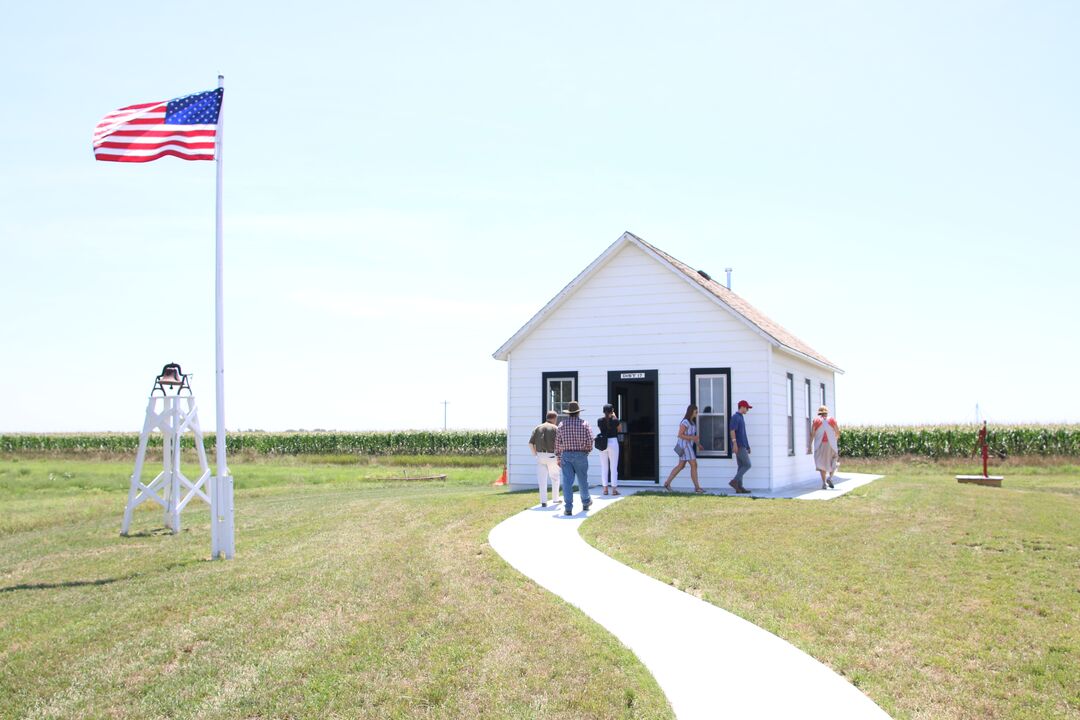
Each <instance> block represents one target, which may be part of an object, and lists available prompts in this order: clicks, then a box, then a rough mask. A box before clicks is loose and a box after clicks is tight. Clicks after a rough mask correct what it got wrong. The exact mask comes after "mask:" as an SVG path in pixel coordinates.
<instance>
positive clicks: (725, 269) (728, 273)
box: [724, 268, 733, 290]
mask: <svg viewBox="0 0 1080 720" xmlns="http://www.w3.org/2000/svg"><path fill="white" fill-rule="evenodd" d="M732 269H733V268H724V272H726V273H727V289H728V290H730V289H731V271H732Z"/></svg>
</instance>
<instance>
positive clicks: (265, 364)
mask: <svg viewBox="0 0 1080 720" xmlns="http://www.w3.org/2000/svg"><path fill="white" fill-rule="evenodd" d="M138 16H139V17H138V20H139V22H138V24H137V26H133V25H131V24H130V23H129V22H127V16H126V15H125V13H124V12H121V11H120V10H118V9H114V10H109V9H108V8H105V7H103V6H101V5H100V4H87V3H74V2H70V3H37V4H35V3H17V4H15V5H12V6H11V7H9V8H7V9H6V10H5V17H4V22H3V24H2V25H0V73H2V79H3V87H4V94H3V105H4V109H5V112H3V113H0V138H2V140H0V142H2V143H3V164H2V165H0V253H2V254H0V266H2V268H3V280H2V282H0V305H2V308H3V311H2V314H0V339H2V340H0V342H2V343H3V346H2V350H0V431H53V430H56V431H59V430H76V429H81V430H137V429H138V428H139V425H140V423H141V420H142V412H143V405H144V403H145V396H146V394H147V391H148V390H149V387H150V383H151V381H152V379H153V376H154V374H155V373H156V372H157V370H159V369H160V367H161V365H162V364H164V363H165V362H168V361H172V360H175V361H178V362H180V363H182V364H183V366H184V368H185V370H188V371H192V372H194V373H195V374H196V375H195V385H196V391H197V393H198V395H199V396H200V397H202V398H203V401H204V403H203V408H204V409H203V424H204V426H212V425H213V197H214V182H213V171H214V168H213V164H212V163H194V162H181V161H178V160H175V159H171V158H166V159H163V160H160V161H158V162H155V163H149V164H145V165H120V164H114V163H95V162H94V160H93V154H92V151H91V144H90V135H91V131H92V129H93V127H94V125H95V124H96V122H97V121H98V120H99V119H100V117H101V116H103V115H104V114H105V113H106V112H108V111H110V110H113V109H115V108H118V107H121V106H123V105H128V104H131V103H137V102H148V101H152V100H164V99H168V98H171V97H176V96H179V95H183V94H187V93H190V92H196V91H200V90H208V89H211V88H212V87H214V86H215V84H216V76H217V73H219V72H221V73H223V74H224V75H225V76H226V94H225V106H224V107H225V118H226V130H225V133H226V134H225V158H226V165H225V175H226V177H225V192H226V288H227V294H226V312H227V319H226V328H227V345H226V354H227V365H226V368H227V394H228V416H227V423H226V424H227V426H228V427H229V428H230V429H231V428H264V429H288V428H308V429H310V428H338V429H377V428H407V427H441V425H442V419H443V406H442V404H441V402H442V401H443V400H449V401H450V405H449V422H450V426H451V427H458V428H464V427H501V426H503V425H504V424H505V402H506V387H505V386H506V368H505V365H504V364H503V363H500V362H498V361H495V360H493V359H492V358H491V353H492V352H493V351H494V350H495V349H496V348H498V347H499V345H501V344H502V343H503V342H504V341H505V340H506V339H507V338H508V337H509V336H510V335H511V334H513V332H514V331H515V330H516V329H517V328H518V327H519V326H520V325H522V324H523V323H524V322H525V321H527V320H528V318H529V317H530V316H531V315H532V314H533V313H534V312H535V311H536V310H538V309H539V308H540V307H541V306H542V305H543V304H544V303H545V302H546V301H547V300H548V299H550V298H551V297H552V296H553V295H554V294H555V293H556V292H558V291H559V290H560V289H561V288H562V287H563V286H564V285H565V284H566V283H567V282H568V281H569V280H570V279H571V278H573V276H574V275H575V274H576V273H577V272H579V271H580V270H581V269H582V268H583V267H585V266H586V265H587V264H588V263H589V262H590V261H591V260H592V259H593V258H594V257H595V256H597V255H598V254H599V253H600V252H602V251H603V249H604V248H605V247H607V245H608V244H610V243H611V242H612V241H614V240H615V239H616V238H617V237H618V236H619V235H620V234H621V233H622V231H623V230H630V231H632V232H634V233H636V234H638V235H640V236H642V237H644V238H645V239H646V240H648V241H649V242H651V243H653V244H655V245H657V246H659V247H660V248H663V249H664V250H666V251H668V252H669V253H671V254H672V255H674V256H676V257H678V258H679V259H681V260H684V261H686V262H687V263H689V264H691V265H693V266H694V267H699V268H704V269H707V270H709V271H711V272H712V273H714V274H715V275H720V276H722V274H723V268H724V267H726V266H733V267H734V268H735V279H734V289H735V290H736V291H737V292H739V293H740V294H742V295H743V296H744V297H746V298H747V299H748V300H749V301H750V302H752V303H754V304H755V305H757V306H758V307H760V308H761V309H763V310H764V311H766V312H767V313H768V314H769V315H771V316H772V317H773V318H774V319H776V320H777V321H778V322H780V323H781V324H783V325H785V326H786V327H787V328H788V329H790V330H791V331H793V332H794V333H796V334H797V335H799V336H800V337H802V338H803V339H805V340H806V341H807V342H809V343H810V344H811V345H812V346H813V347H815V348H816V349H818V350H819V351H821V352H822V353H824V354H825V355H827V356H829V357H830V358H832V359H834V361H835V362H837V363H838V364H839V365H840V366H842V367H843V368H845V369H846V370H847V374H846V375H845V376H843V377H842V378H841V380H840V383H839V387H838V395H839V397H838V410H839V413H838V414H839V418H840V420H841V421H842V422H848V423H855V422H913V421H920V422H938V421H954V420H972V419H974V409H975V404H976V403H977V402H978V403H981V406H982V409H983V412H984V414H985V415H986V416H987V417H988V418H989V419H991V420H994V421H1064V420H1069V421H1077V420H1080V380H1078V377H1077V370H1076V368H1077V356H1078V355H1080V332H1078V326H1080V323H1078V321H1077V319H1076V314H1077V311H1078V308H1080V290H1078V286H1077V282H1076V275H1077V268H1078V267H1080V250H1078V244H1080V243H1078V241H1080V237H1078V235H1080V232H1078V231H1080V200H1078V198H1080V133H1078V128H1080V99H1078V97H1080V94H1078V92H1077V84H1076V70H1077V68H1078V67H1080V44H1078V43H1077V42H1076V38H1077V37H1078V32H1080V5H1077V4H1076V3H1071V2H1036V3H1032V2H1020V1H1015V2H983V1H979V2H950V3H940V2H873V3H862V2H820V3H802V2H765V3H725V2H704V3H690V2H687V3H675V4H671V3H668V4H660V3H634V2H625V1H623V2H604V3H589V2H585V3H581V2H573V3H562V2H556V3H542V4H533V5H526V4H523V3H493V2H484V3H480V2H463V1H461V0H456V1H455V2H443V3H384V2H380V3H374V2H355V3H323V2H310V3H306V4H296V3H276V2H261V3H205V2H192V3H187V4H185V5H183V6H182V7H180V6H176V5H156V6H155V5H140V6H139V9H138ZM181 24H182V26H183V28H182V29H176V30H173V29H171V28H180V27H181ZM189 28H190V29H189ZM633 291H634V290H633V288H627V290H626V292H627V293H632V292H633Z"/></svg>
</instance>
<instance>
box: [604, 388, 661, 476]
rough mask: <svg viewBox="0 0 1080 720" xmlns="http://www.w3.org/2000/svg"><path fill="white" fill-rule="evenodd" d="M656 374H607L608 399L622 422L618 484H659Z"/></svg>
mask: <svg viewBox="0 0 1080 720" xmlns="http://www.w3.org/2000/svg"><path fill="white" fill-rule="evenodd" d="M656 385H657V371H656V370H612V371H609V372H608V398H609V402H610V403H611V404H612V405H614V406H615V414H616V415H618V416H619V420H621V421H622V427H621V428H620V429H621V430H622V431H623V434H622V442H621V443H620V446H619V481H620V482H622V481H623V480H638V481H645V482H654V483H659V482H660V469H659V468H660V455H659V438H658V436H657V431H658V428H659V420H658V418H657V414H658V412H659V405H658V403H657V394H656Z"/></svg>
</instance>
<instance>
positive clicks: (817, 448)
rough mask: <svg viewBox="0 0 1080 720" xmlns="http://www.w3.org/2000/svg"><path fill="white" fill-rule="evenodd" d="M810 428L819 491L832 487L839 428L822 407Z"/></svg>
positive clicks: (827, 409)
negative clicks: (819, 478)
mask: <svg viewBox="0 0 1080 720" xmlns="http://www.w3.org/2000/svg"><path fill="white" fill-rule="evenodd" d="M817 414H818V416H817V417H816V418H814V423H813V425H811V426H810V435H811V437H812V438H813V442H814V466H815V467H816V468H817V469H818V472H819V473H821V489H822V490H825V489H826V488H831V487H833V481H832V479H833V474H834V473H835V472H836V468H837V466H838V465H839V463H840V426H839V425H837V424H836V420H835V419H833V418H831V417H829V408H828V407H826V406H825V405H822V406H821V407H819V408H818V409H817Z"/></svg>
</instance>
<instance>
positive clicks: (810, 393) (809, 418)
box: [806, 378, 814, 455]
mask: <svg viewBox="0 0 1080 720" xmlns="http://www.w3.org/2000/svg"><path fill="white" fill-rule="evenodd" d="M813 405H814V390H813V388H812V387H811V386H810V378H806V454H807V455H809V454H810V453H811V452H812V451H811V450H810V428H811V427H813V424H814V408H813Z"/></svg>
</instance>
